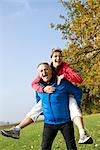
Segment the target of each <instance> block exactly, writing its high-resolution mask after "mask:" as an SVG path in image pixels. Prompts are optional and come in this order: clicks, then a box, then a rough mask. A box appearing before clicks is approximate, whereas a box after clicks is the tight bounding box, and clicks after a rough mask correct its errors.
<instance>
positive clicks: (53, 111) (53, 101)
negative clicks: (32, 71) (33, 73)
mask: <svg viewBox="0 0 100 150" xmlns="http://www.w3.org/2000/svg"><path fill="white" fill-rule="evenodd" d="M40 85H42V86H44V87H45V86H46V85H47V84H46V83H44V82H43V81H42V80H41V81H40ZM49 85H52V86H54V87H55V88H56V90H55V92H53V93H51V94H48V93H42V92H37V99H38V100H40V99H41V100H42V110H43V114H44V122H45V123H48V124H62V123H65V122H68V121H70V120H71V119H70V112H69V94H72V95H74V97H75V99H76V101H77V104H78V105H79V106H80V100H81V96H82V91H81V89H80V88H79V87H76V86H74V85H73V84H71V83H70V82H69V81H67V80H62V81H61V83H60V85H57V83H56V81H55V80H54V78H53V79H52V80H51V82H50V84H49Z"/></svg>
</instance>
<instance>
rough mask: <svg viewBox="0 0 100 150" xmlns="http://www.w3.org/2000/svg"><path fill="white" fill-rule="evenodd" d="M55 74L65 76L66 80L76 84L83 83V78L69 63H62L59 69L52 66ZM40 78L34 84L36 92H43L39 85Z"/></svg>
mask: <svg viewBox="0 0 100 150" xmlns="http://www.w3.org/2000/svg"><path fill="white" fill-rule="evenodd" d="M51 67H52V69H53V72H54V74H56V75H58V76H59V75H62V74H64V78H65V79H66V80H68V81H70V82H74V83H82V81H83V80H82V78H81V76H80V75H79V74H78V73H76V72H75V71H74V70H73V69H72V68H71V67H70V66H69V65H68V64H67V63H65V62H62V63H61V64H60V66H59V67H58V68H54V67H53V65H52V64H51ZM39 81H40V77H39V76H38V77H37V78H36V79H35V80H34V81H33V82H32V87H33V89H34V90H35V91H38V92H43V87H42V86H40V85H39Z"/></svg>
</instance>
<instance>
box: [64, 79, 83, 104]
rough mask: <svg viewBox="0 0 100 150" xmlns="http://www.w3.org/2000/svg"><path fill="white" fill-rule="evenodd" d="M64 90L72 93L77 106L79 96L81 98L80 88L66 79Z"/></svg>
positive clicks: (79, 102)
mask: <svg viewBox="0 0 100 150" xmlns="http://www.w3.org/2000/svg"><path fill="white" fill-rule="evenodd" d="M66 90H67V92H68V93H69V94H72V95H73V96H74V98H75V99H76V102H77V104H78V106H79V107H80V104H81V98H82V90H81V89H80V88H79V87H77V86H75V85H73V84H72V83H70V82H68V81H66Z"/></svg>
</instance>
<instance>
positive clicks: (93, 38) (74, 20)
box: [51, 0, 100, 106]
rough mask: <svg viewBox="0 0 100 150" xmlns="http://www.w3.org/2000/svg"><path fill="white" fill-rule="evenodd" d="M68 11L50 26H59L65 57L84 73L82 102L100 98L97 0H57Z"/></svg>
mask: <svg viewBox="0 0 100 150" xmlns="http://www.w3.org/2000/svg"><path fill="white" fill-rule="evenodd" d="M60 2H61V4H62V5H63V6H64V8H65V11H66V12H67V15H66V16H64V15H60V17H61V18H62V19H63V21H64V23H63V24H61V23H60V24H56V25H55V24H53V23H51V27H52V28H55V29H56V30H60V31H61V33H62V38H63V39H65V40H66V43H67V45H68V47H66V48H64V49H63V56H64V61H66V62H68V63H69V64H71V65H72V67H73V68H75V69H76V71H78V72H79V73H80V74H81V75H82V76H83V79H84V81H83V83H82V85H81V86H82V89H84V92H85V93H86V98H87V99H86V98H85V101H84V102H85V104H86V106H87V104H90V102H94V101H95V100H97V98H98V99H100V36H99V35H100V30H99V26H100V1H99V0H86V1H85V2H84V1H82V0H81V1H79V0H66V1H64V0H60Z"/></svg>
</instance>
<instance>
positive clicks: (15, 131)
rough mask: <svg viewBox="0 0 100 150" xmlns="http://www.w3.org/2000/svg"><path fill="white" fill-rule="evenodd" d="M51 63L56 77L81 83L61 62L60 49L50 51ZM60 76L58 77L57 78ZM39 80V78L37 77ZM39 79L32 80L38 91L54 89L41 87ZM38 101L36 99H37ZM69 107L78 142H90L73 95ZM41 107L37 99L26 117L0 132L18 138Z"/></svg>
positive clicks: (51, 90)
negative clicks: (75, 126)
mask: <svg viewBox="0 0 100 150" xmlns="http://www.w3.org/2000/svg"><path fill="white" fill-rule="evenodd" d="M51 58H52V63H51V67H52V69H53V72H54V73H55V74H56V75H60V76H58V79H60V78H61V79H62V75H63V78H64V79H66V80H69V81H70V82H74V83H81V82H82V79H81V77H80V76H79V74H77V73H76V72H75V71H74V70H73V69H72V68H71V67H70V66H69V65H68V64H66V63H64V62H62V51H61V50H60V49H53V50H52V53H51ZM59 77H60V78H59ZM39 80H40V78H39ZM39 80H38V81H36V80H34V81H33V82H32V87H33V89H35V90H36V91H38V92H47V93H52V92H53V91H55V88H54V87H52V86H50V85H47V86H46V87H42V86H40V85H39V83H38V82H39ZM58 81H59V80H58ZM37 101H38V100H37ZM69 102H70V103H69V109H70V116H71V120H72V121H73V122H74V123H75V124H76V125H77V127H78V130H79V135H80V138H79V141H78V143H79V144H92V143H93V140H92V138H91V137H90V136H89V135H88V134H87V133H86V131H85V130H84V124H83V122H82V114H81V112H80V109H79V107H78V106H77V103H76V100H75V98H74V97H72V96H70V97H69ZM41 112H42V107H41V101H39V102H38V103H37V104H36V105H35V106H33V108H32V109H31V111H30V112H29V113H28V114H27V115H26V117H25V118H24V119H23V120H22V121H21V122H20V123H19V124H18V125H17V126H16V127H14V128H12V129H10V130H2V131H1V133H2V134H3V135H4V136H7V137H12V138H15V139H19V137H20V131H21V129H23V128H24V127H26V126H28V125H29V124H31V123H34V122H35V120H36V119H37V117H38V116H39V115H40V114H41Z"/></svg>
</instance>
